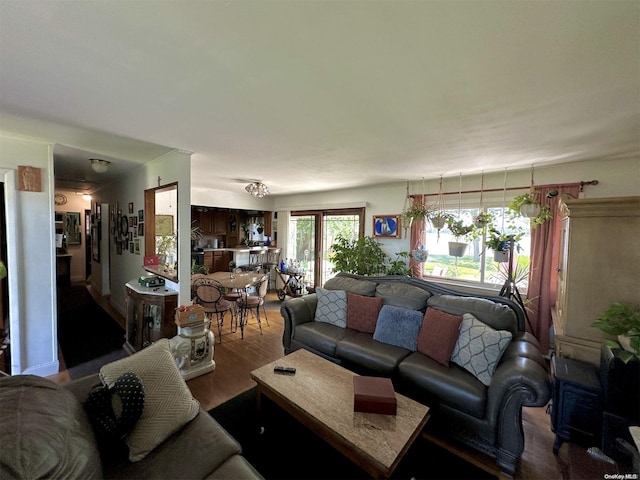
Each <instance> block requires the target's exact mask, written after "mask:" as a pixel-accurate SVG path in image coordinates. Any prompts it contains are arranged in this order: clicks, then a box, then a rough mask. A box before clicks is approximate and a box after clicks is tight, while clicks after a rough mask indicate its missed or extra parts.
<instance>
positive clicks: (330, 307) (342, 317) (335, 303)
mask: <svg viewBox="0 0 640 480" xmlns="http://www.w3.org/2000/svg"><path fill="white" fill-rule="evenodd" d="M316 295H317V296H318V305H317V307H316V314H315V318H314V319H315V321H316V322H324V323H330V324H331V325H335V326H336V327H340V328H346V327H347V292H346V291H345V290H326V289H324V288H316Z"/></svg>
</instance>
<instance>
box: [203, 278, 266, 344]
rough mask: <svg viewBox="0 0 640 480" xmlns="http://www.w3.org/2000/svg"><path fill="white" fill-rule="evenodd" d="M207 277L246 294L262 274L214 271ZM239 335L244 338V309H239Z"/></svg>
mask: <svg viewBox="0 0 640 480" xmlns="http://www.w3.org/2000/svg"><path fill="white" fill-rule="evenodd" d="M206 276H207V277H209V278H212V279H214V280H216V281H217V282H219V283H220V285H222V286H223V287H224V288H228V289H229V290H233V291H236V292H241V293H243V294H245V295H247V294H248V293H247V290H248V289H249V288H250V287H253V286H255V285H256V284H257V283H258V282H259V281H260V279H261V278H262V277H263V275H261V274H259V273H256V272H223V271H220V272H214V273H210V274H208V275H206ZM239 315H240V321H239V322H238V323H239V324H240V335H241V338H244V327H245V325H246V324H247V315H248V313H247V312H246V311H242V310H241V311H240V312H239Z"/></svg>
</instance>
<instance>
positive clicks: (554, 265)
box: [526, 184, 580, 352]
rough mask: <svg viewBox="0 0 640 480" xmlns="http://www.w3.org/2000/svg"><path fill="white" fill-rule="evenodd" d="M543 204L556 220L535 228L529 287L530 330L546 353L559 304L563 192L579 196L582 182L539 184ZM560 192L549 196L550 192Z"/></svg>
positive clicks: (532, 238)
mask: <svg viewBox="0 0 640 480" xmlns="http://www.w3.org/2000/svg"><path fill="white" fill-rule="evenodd" d="M535 189H536V192H537V193H538V195H539V196H538V200H539V201H540V204H541V205H548V206H549V208H550V209H551V211H552V212H553V219H551V220H549V221H548V222H544V223H543V224H542V225H538V226H537V227H536V228H533V229H532V230H531V265H530V269H529V287H528V289H527V302H526V306H527V315H528V316H529V320H530V322H531V324H530V325H527V327H528V329H529V330H530V329H532V330H533V331H532V332H531V333H532V334H533V335H534V336H535V337H536V338H537V339H538V342H540V348H541V350H542V351H543V352H545V351H547V350H548V349H549V328H550V327H551V325H552V321H551V308H552V307H553V305H555V303H556V294H557V287H558V281H557V269H558V255H559V243H560V231H561V228H560V215H559V214H558V203H559V200H560V196H561V195H562V194H569V195H571V196H573V197H574V198H577V197H578V193H579V192H580V184H570V185H544V186H536V187H535ZM556 191H557V192H558V195H556V196H554V197H552V198H547V194H548V193H550V192H556Z"/></svg>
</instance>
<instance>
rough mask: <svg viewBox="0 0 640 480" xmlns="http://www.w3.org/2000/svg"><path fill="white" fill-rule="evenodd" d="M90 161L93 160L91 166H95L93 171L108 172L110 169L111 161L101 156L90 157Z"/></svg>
mask: <svg viewBox="0 0 640 480" xmlns="http://www.w3.org/2000/svg"><path fill="white" fill-rule="evenodd" d="M89 161H90V162H91V168H93V171H94V172H96V173H104V172H106V171H107V170H109V165H111V162H109V161H107V160H101V159H99V158H90V159H89Z"/></svg>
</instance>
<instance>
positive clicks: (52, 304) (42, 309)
mask: <svg viewBox="0 0 640 480" xmlns="http://www.w3.org/2000/svg"><path fill="white" fill-rule="evenodd" d="M19 165H29V166H32V167H37V168H40V169H41V185H42V191H41V192H20V191H17V189H16V178H17V167H18V166H19ZM0 170H1V171H2V175H3V176H4V178H5V180H4V181H5V193H6V195H7V198H6V200H7V204H6V215H7V248H8V252H7V259H6V260H7V270H8V282H9V300H10V309H11V312H10V322H9V327H10V335H11V373H12V374H13V375H17V374H34V375H42V376H46V375H51V374H54V373H56V372H57V371H58V368H59V364H58V344H57V309H56V302H57V298H56V285H55V279H56V272H55V265H56V262H55V229H54V223H53V212H54V203H53V195H54V194H53V190H54V179H53V145H52V144H50V143H47V142H43V141H40V140H37V139H32V138H26V137H20V136H15V135H13V134H10V133H6V132H0Z"/></svg>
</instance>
